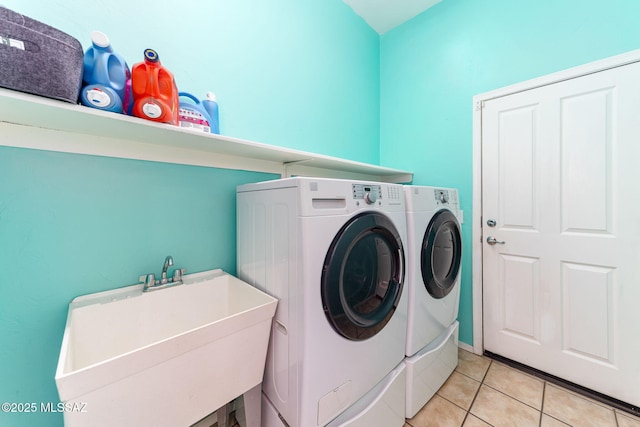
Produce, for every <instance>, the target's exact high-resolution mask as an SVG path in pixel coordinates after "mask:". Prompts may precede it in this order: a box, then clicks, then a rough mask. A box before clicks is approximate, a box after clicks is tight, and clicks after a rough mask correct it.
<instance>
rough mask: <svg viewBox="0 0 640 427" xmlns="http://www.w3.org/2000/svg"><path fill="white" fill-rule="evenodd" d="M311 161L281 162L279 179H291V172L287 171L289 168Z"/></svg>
mask: <svg viewBox="0 0 640 427" xmlns="http://www.w3.org/2000/svg"><path fill="white" fill-rule="evenodd" d="M311 160H313V159H302V160H293V161H290V162H282V174H280V175H281V178H291V171H290V170H289V167H290V166H295V165H297V164H299V163H305V162H310V161H311Z"/></svg>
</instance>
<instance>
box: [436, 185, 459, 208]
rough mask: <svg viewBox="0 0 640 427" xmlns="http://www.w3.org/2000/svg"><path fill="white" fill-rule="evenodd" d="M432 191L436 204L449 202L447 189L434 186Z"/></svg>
mask: <svg viewBox="0 0 640 427" xmlns="http://www.w3.org/2000/svg"><path fill="white" fill-rule="evenodd" d="M433 193H434V195H435V198H436V202H438V204H443V205H446V204H448V203H449V190H443V189H438V188H436V189H435V190H433ZM452 202H455V200H452Z"/></svg>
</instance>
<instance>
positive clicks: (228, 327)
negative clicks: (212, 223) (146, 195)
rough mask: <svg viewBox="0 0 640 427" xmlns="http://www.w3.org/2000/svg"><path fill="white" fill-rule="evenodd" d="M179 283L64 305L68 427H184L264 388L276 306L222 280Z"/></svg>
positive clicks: (60, 372) (219, 274) (62, 381)
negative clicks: (257, 386) (253, 389)
mask: <svg viewBox="0 0 640 427" xmlns="http://www.w3.org/2000/svg"><path fill="white" fill-rule="evenodd" d="M183 281H184V284H183V285H178V286H175V287H171V288H167V289H161V290H156V291H153V292H145V293H143V292H142V287H143V285H133V286H128V287H125V288H120V289H115V290H112V291H107V292H100V293H96V294H91V295H86V296H81V297H78V298H76V299H74V300H73V301H72V302H71V304H70V305H69V313H68V316H67V324H66V327H65V330H64V337H63V340H62V348H61V350H60V359H59V360H58V368H57V371H56V385H57V387H58V394H59V395H60V400H61V401H63V402H68V403H74V404H75V405H71V404H68V405H67V407H69V408H73V409H74V411H69V412H65V414H64V417H65V425H66V426H79V425H83V426H110V427H111V426H143V425H156V426H189V425H191V424H193V423H195V422H197V421H198V420H200V419H201V418H203V417H205V416H207V415H208V414H210V413H211V412H213V411H215V410H216V409H218V408H220V407H222V406H223V405H225V404H226V403H227V402H229V401H231V400H233V399H234V398H236V397H238V396H240V395H242V394H243V393H245V392H247V391H248V390H250V389H252V388H255V387H256V385H258V384H260V383H261V382H262V375H263V371H264V364H265V359H266V353H267V345H268V341H269V333H270V330H271V319H272V317H273V315H274V313H275V309H276V304H277V300H276V299H275V298H272V297H270V296H269V295H267V294H265V293H264V292H262V291H260V290H259V289H256V288H254V287H252V286H251V285H249V284H247V283H245V282H243V281H241V280H239V279H237V278H235V277H233V276H231V275H229V274H227V273H225V272H224V271H222V270H212V271H207V272H204V273H197V274H190V275H186V276H184V279H183ZM76 411H79V412H76Z"/></svg>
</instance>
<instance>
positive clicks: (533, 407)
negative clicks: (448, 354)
mask: <svg viewBox="0 0 640 427" xmlns="http://www.w3.org/2000/svg"><path fill="white" fill-rule="evenodd" d="M431 426H434V427H461V426H463V427H483V426H484V427H487V426H494V427H501V426H505V427H528V426H535V427H567V426H574V427H589V426H594V427H609V426H611V427H640V418H639V417H634V416H633V415H631V414H629V413H627V412H623V411H619V410H617V409H613V408H611V407H609V406H606V405H604V404H602V403H600V402H596V401H593V400H591V399H588V398H586V397H583V396H581V395H577V394H575V393H573V392H571V391H568V390H566V389H564V388H562V387H559V386H557V385H555V384H552V383H549V382H547V381H544V380H542V379H540V378H537V377H533V376H530V375H528V374H525V373H523V372H521V371H519V370H516V369H513V368H511V367H509V366H507V365H504V364H502V363H500V362H497V361H495V360H492V359H489V358H487V357H484V356H477V355H475V354H473V353H470V352H468V351H465V350H462V349H460V350H459V351H458V367H457V369H456V370H455V372H453V374H451V377H449V379H448V380H447V382H446V383H445V384H444V385H443V386H442V387H441V388H440V390H439V391H438V393H437V394H436V395H435V396H433V398H432V399H431V400H430V401H429V402H428V403H427V404H426V405H425V406H424V407H423V408H422V409H421V410H420V412H418V413H417V414H416V416H415V417H413V418H412V419H410V420H407V421H406V423H405V426H404V427H431Z"/></svg>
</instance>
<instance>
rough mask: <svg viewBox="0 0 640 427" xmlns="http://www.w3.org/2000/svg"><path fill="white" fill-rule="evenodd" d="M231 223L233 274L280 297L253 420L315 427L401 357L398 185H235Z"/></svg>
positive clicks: (403, 311)
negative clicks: (258, 416)
mask: <svg viewBox="0 0 640 427" xmlns="http://www.w3.org/2000/svg"><path fill="white" fill-rule="evenodd" d="M237 219H238V222H237V227H238V229H237V238H238V242H237V245H238V246H237V251H238V252H237V273H238V276H239V277H240V278H241V279H242V280H245V281H247V282H248V283H251V284H253V285H254V286H256V287H258V288H260V289H262V290H263V291H265V292H267V293H269V294H271V295H273V296H275V297H277V298H278V299H279V302H278V308H277V310H276V314H275V316H274V321H273V325H272V326H273V327H272V331H271V337H270V343H269V350H268V354H267V364H266V368H265V377H264V381H263V396H264V398H263V425H264V426H265V427H274V426H277V427H282V426H284V425H288V426H290V427H312V426H325V425H327V424H328V423H330V422H331V421H332V420H333V419H335V418H336V417H337V416H338V415H340V414H341V413H342V412H344V411H345V410H346V409H347V408H349V407H350V406H351V405H353V404H355V403H356V402H357V401H358V400H359V399H361V398H362V397H363V396H365V395H366V394H367V393H368V392H370V391H371V390H372V389H374V387H375V386H376V384H378V383H379V382H380V381H382V380H383V379H384V378H385V377H386V376H387V375H388V374H389V373H391V372H392V371H393V370H394V369H395V368H396V367H397V366H398V365H399V364H401V363H402V362H403V358H404V348H405V338H406V321H407V292H406V291H405V285H404V283H405V253H404V248H405V246H406V216H405V202H404V195H403V190H402V186H400V185H397V184H386V183H373V182H362V181H348V180H336V179H321V178H287V179H282V180H274V181H268V182H263V183H257V184H247V185H241V186H239V187H238V189H237ZM394 378H395V377H394ZM402 380H404V375H403V376H402ZM394 384H397V382H394ZM374 400H376V399H374ZM380 401H381V402H383V403H381V404H380V405H386V403H385V402H386V401H385V400H380ZM380 405H373V406H374V407H375V408H376V409H375V410H376V411H379V410H380ZM402 405H405V403H404V399H402ZM403 407H404V406H403ZM398 409H400V411H402V408H397V407H396V408H395V410H396V411H397V410H398ZM285 423H286V424H285ZM400 426H402V423H400V424H398V427H400Z"/></svg>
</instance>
